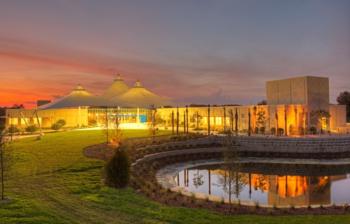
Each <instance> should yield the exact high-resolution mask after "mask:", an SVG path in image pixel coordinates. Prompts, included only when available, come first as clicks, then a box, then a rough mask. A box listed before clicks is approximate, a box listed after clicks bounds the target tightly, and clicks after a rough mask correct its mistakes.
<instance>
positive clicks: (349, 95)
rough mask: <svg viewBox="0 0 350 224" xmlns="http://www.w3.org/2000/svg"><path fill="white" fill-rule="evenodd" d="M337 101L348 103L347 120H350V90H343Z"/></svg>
mask: <svg viewBox="0 0 350 224" xmlns="http://www.w3.org/2000/svg"><path fill="white" fill-rule="evenodd" d="M337 102H338V103H339V104H340V105H346V118H347V122H350V92H348V91H345V92H341V93H340V94H339V96H338V97H337Z"/></svg>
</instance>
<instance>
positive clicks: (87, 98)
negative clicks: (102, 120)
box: [39, 85, 113, 109]
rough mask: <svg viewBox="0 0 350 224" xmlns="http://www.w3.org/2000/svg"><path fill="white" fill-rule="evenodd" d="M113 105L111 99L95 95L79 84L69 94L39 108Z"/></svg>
mask: <svg viewBox="0 0 350 224" xmlns="http://www.w3.org/2000/svg"><path fill="white" fill-rule="evenodd" d="M100 106H113V103H112V102H111V101H108V100H106V99H104V98H101V97H98V96H94V95H92V94H91V93H89V92H88V91H87V90H86V89H85V88H84V87H83V86H81V85H77V87H76V88H75V89H73V90H72V91H71V92H70V93H69V94H68V95H66V96H63V97H61V98H59V99H58V100H55V101H53V102H51V103H48V104H45V105H43V106H41V107H39V109H60V108H77V107H100Z"/></svg>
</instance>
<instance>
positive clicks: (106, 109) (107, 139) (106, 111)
mask: <svg viewBox="0 0 350 224" xmlns="http://www.w3.org/2000/svg"><path fill="white" fill-rule="evenodd" d="M105 114H106V143H107V144H108V141H109V136H108V135H109V133H108V132H109V130H108V129H109V125H108V107H106V108H105Z"/></svg>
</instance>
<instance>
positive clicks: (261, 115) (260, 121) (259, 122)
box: [256, 109, 266, 134]
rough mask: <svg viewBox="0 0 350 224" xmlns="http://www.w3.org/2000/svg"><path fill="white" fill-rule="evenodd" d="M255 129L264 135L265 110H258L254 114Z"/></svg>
mask: <svg viewBox="0 0 350 224" xmlns="http://www.w3.org/2000/svg"><path fill="white" fill-rule="evenodd" d="M256 116H257V119H256V127H257V128H258V131H260V133H261V134H264V133H265V124H266V113H265V110H262V109H261V110H259V111H258V112H257V114H256Z"/></svg>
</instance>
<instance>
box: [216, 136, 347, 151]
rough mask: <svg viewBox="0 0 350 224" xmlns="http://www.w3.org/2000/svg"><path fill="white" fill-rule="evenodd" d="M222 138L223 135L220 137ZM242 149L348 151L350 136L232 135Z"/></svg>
mask: <svg viewBox="0 0 350 224" xmlns="http://www.w3.org/2000/svg"><path fill="white" fill-rule="evenodd" d="M221 138H222V139H223V137H221ZM234 139H235V140H236V141H237V142H238V143H239V145H241V146H243V147H242V150H244V151H257V152H259V151H261V152H286V153H343V152H347V153H350V137H348V136H346V137H315V138H312V137H309V138H287V137H279V138H277V137H246V136H244V137H243V136H240V137H234Z"/></svg>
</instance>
